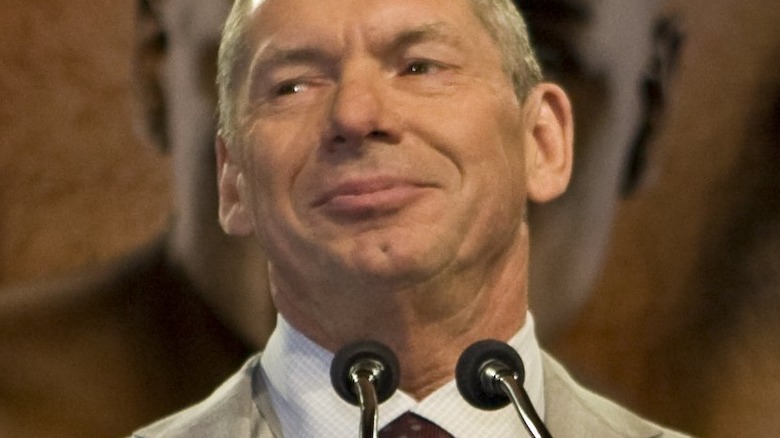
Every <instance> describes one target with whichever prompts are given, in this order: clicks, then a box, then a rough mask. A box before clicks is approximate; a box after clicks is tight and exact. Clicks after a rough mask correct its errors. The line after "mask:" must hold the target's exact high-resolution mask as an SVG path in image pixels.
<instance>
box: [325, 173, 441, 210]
mask: <svg viewBox="0 0 780 438" xmlns="http://www.w3.org/2000/svg"><path fill="white" fill-rule="evenodd" d="M431 188H433V185H431V184H421V183H416V182H412V181H408V180H404V179H397V178H366V179H352V180H348V181H345V182H342V183H339V184H337V185H336V186H335V187H333V188H332V189H328V190H326V191H325V192H324V194H323V195H322V196H320V197H318V198H316V199H315V200H314V201H313V202H312V203H311V206H312V207H314V208H323V209H325V210H326V211H327V212H328V213H330V214H334V215H337V216H366V215H367V214H371V215H375V214H381V213H391V212H394V211H397V210H399V209H401V208H402V207H404V206H406V205H408V204H411V203H412V202H414V201H415V200H417V199H418V198H419V197H420V196H422V195H423V194H424V193H425V192H426V191H427V190H429V189H431Z"/></svg>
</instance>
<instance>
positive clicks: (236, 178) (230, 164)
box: [215, 135, 253, 236]
mask: <svg viewBox="0 0 780 438" xmlns="http://www.w3.org/2000/svg"><path fill="white" fill-rule="evenodd" d="M215 147H216V152H217V185H218V187H219V224H220V225H221V226H222V229H223V230H225V232H226V233H228V234H232V235H236V236H247V235H249V234H252V231H253V227H252V218H251V214H250V209H249V204H248V200H247V199H245V196H244V194H243V193H242V192H243V186H244V184H245V182H244V174H243V172H242V170H241V168H240V167H239V164H238V161H237V160H236V157H235V156H234V151H232V150H231V149H230V147H228V145H227V144H226V143H225V140H224V138H223V137H222V136H221V135H218V136H217V140H216V144H215Z"/></svg>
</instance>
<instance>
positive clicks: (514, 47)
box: [217, 0, 542, 144]
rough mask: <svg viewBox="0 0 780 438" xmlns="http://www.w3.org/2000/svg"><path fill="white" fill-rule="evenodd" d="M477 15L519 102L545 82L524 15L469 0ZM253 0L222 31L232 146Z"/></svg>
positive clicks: (222, 92) (224, 117)
mask: <svg viewBox="0 0 780 438" xmlns="http://www.w3.org/2000/svg"><path fill="white" fill-rule="evenodd" d="M469 1H470V2H471V6H472V8H473V10H474V14H475V15H476V16H477V18H478V19H479V20H480V21H481V22H482V25H483V26H484V27H485V29H487V31H488V33H489V34H490V36H491V37H492V38H493V40H494V41H495V42H496V44H497V45H498V48H499V50H500V52H501V58H502V60H503V68H504V71H505V72H506V74H507V75H508V76H509V78H510V79H511V80H512V84H513V86H514V92H515V95H516V96H517V99H518V100H519V101H521V102H522V101H523V100H525V97H526V95H527V94H528V92H529V90H530V89H531V88H532V87H533V86H534V85H536V84H537V83H539V82H540V81H541V80H542V70H541V67H539V62H538V61H537V59H536V55H535V54H534V51H533V49H532V48H531V43H530V40H529V37H528V30H527V27H526V24H525V21H524V20H523V18H522V16H521V15H520V12H518V10H517V8H516V7H515V5H514V4H513V2H512V1H511V0H469ZM251 3H252V2H251V0H235V1H234V3H233V8H232V10H231V11H230V15H229V16H228V19H227V21H226V23H225V28H224V30H223V32H222V42H221V44H220V47H219V57H218V65H217V86H218V90H219V130H220V133H221V135H222V136H223V137H224V138H225V140H226V141H227V142H228V144H230V143H232V142H233V140H234V137H235V134H236V129H237V124H238V121H237V113H238V108H236V104H235V100H234V97H235V95H236V93H237V90H238V89H239V88H240V85H241V83H242V82H243V81H244V80H245V75H246V73H247V71H248V69H249V63H250V59H251V51H250V47H249V45H248V41H247V35H246V34H247V30H248V14H247V12H248V8H249V7H250V6H251Z"/></svg>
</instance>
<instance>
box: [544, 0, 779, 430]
mask: <svg viewBox="0 0 780 438" xmlns="http://www.w3.org/2000/svg"><path fill="white" fill-rule="evenodd" d="M665 13H666V14H667V15H670V16H676V17H677V18H678V19H679V24H680V26H681V29H682V30H683V33H684V44H683V46H682V52H681V54H680V58H679V63H678V66H677V71H676V72H675V73H673V75H672V77H671V80H670V83H669V89H668V91H669V94H668V100H667V102H666V108H665V113H664V115H663V118H662V121H661V125H660V126H659V130H658V131H657V132H656V134H657V135H656V136H655V137H654V139H653V140H652V141H651V142H650V147H651V148H650V151H649V158H648V159H649V161H648V167H647V169H646V171H645V175H644V176H645V178H644V181H643V183H642V184H641V185H640V186H639V188H638V189H637V191H635V192H634V193H633V194H632V195H631V196H630V197H629V198H627V199H625V200H623V201H622V202H621V204H620V206H619V208H618V213H617V215H616V218H615V224H614V230H613V233H612V242H611V246H610V249H609V250H608V256H607V259H606V262H605V266H604V268H603V272H602V275H601V277H600V280H599V281H598V282H597V285H596V287H595V290H594V295H593V296H592V297H591V300H590V303H589V305H588V307H587V308H586V310H585V312H584V313H583V315H582V316H581V318H580V319H579V322H578V323H577V324H576V325H575V326H574V327H573V328H571V329H570V330H569V331H568V333H566V334H565V335H564V336H562V337H561V338H560V339H559V340H558V342H557V343H556V344H555V345H554V346H553V350H554V352H555V353H557V354H558V355H559V356H560V357H562V358H563V359H564V360H565V362H567V363H568V364H569V365H570V368H571V369H573V370H574V371H575V372H576V374H577V375H578V376H579V377H580V378H582V379H583V380H586V381H587V382H588V383H590V384H591V385H592V386H595V387H597V388H599V389H600V390H602V391H605V392H607V393H608V394H609V395H611V396H612V397H615V398H617V399H619V400H621V401H623V402H624V403H627V404H629V405H630V406H632V407H633V408H635V409H637V410H639V411H640V412H642V413H644V414H646V415H650V416H652V417H653V418H656V419H659V420H660V421H663V422H666V423H669V424H672V425H675V426H677V427H680V428H682V429H685V430H687V431H690V432H693V433H695V434H696V435H698V436H706V437H732V436H766V437H769V436H777V435H778V431H780V417H778V416H777V415H776V411H777V406H780V26H778V23H780V4H778V3H777V2H776V1H775V0H751V1H748V2H733V1H727V0H716V1H712V0H711V1H693V0H689V1H684V0H668V1H666V6H665Z"/></svg>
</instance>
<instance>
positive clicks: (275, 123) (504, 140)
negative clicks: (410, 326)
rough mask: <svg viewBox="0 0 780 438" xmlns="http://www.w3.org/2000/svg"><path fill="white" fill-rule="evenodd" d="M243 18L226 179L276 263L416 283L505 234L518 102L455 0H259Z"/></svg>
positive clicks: (516, 189) (515, 165) (483, 257)
mask: <svg viewBox="0 0 780 438" xmlns="http://www.w3.org/2000/svg"><path fill="white" fill-rule="evenodd" d="M251 19H252V24H251V32H250V35H251V37H250V40H251V47H252V48H253V51H254V52H253V54H252V58H253V59H252V63H251V66H250V68H249V72H248V75H247V80H246V83H245V84H244V85H245V87H243V88H242V89H241V90H240V91H239V93H238V98H237V102H236V104H237V106H238V119H239V121H240V127H239V134H238V136H237V140H236V143H237V144H236V145H233V146H235V147H234V148H233V149H232V151H233V155H236V156H239V157H240V158H236V160H239V161H240V163H239V165H238V167H239V169H240V170H239V176H238V177H237V178H236V181H237V182H236V183H235V186H236V188H237V192H238V194H239V198H240V201H239V202H240V203H241V204H243V207H244V208H245V209H246V211H248V212H249V214H248V215H249V216H250V217H251V219H250V220H251V222H252V225H253V228H254V231H255V233H256V234H257V235H258V236H259V238H260V240H261V241H262V242H263V245H264V247H265V248H266V250H267V251H268V252H269V254H270V259H272V260H273V261H274V266H275V267H276V268H277V270H278V271H285V270H287V271H289V272H317V273H326V274H324V275H323V276H332V275H334V274H336V275H338V274H346V276H347V277H349V278H355V277H354V275H357V276H358V277H359V278H363V279H368V280H370V279H379V280H381V281H383V282H384V283H383V284H387V282H388V281H400V282H404V281H420V280H421V279H426V278H428V277H431V276H434V275H437V274H439V273H442V272H443V271H446V270H449V271H453V270H454V271H458V270H461V269H465V268H467V267H469V266H472V265H474V264H479V263H483V262H484V263H488V262H490V261H492V260H493V259H495V257H496V256H497V255H499V254H501V253H502V251H504V250H505V249H506V248H508V247H509V246H510V245H512V242H515V241H516V238H517V235H518V233H519V230H520V227H521V222H522V216H523V209H524V205H525V197H526V195H525V186H526V181H525V171H524V143H525V138H526V137H527V135H528V134H527V133H526V132H525V131H524V123H523V121H522V119H523V114H524V111H523V108H522V107H521V104H520V103H519V102H518V101H517V99H516V97H515V95H514V93H513V87H512V84H511V81H510V80H509V78H508V77H507V75H506V74H505V72H504V71H503V70H502V62H501V57H500V54H499V51H498V49H497V47H496V45H495V43H494V41H493V40H492V39H491V37H490V35H489V34H488V32H487V31H486V30H485V29H484V28H483V26H482V25H481V23H480V21H479V19H478V18H477V17H476V16H475V15H474V14H473V12H472V9H471V6H470V3H469V2H468V1H467V0H455V1H454V0H392V1H390V0H386V1H383V0H340V1H338V2H324V1H318V0H267V1H265V2H263V3H261V4H260V5H259V6H257V7H256V9H255V10H254V11H252V18H251ZM320 280H322V279H320Z"/></svg>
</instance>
